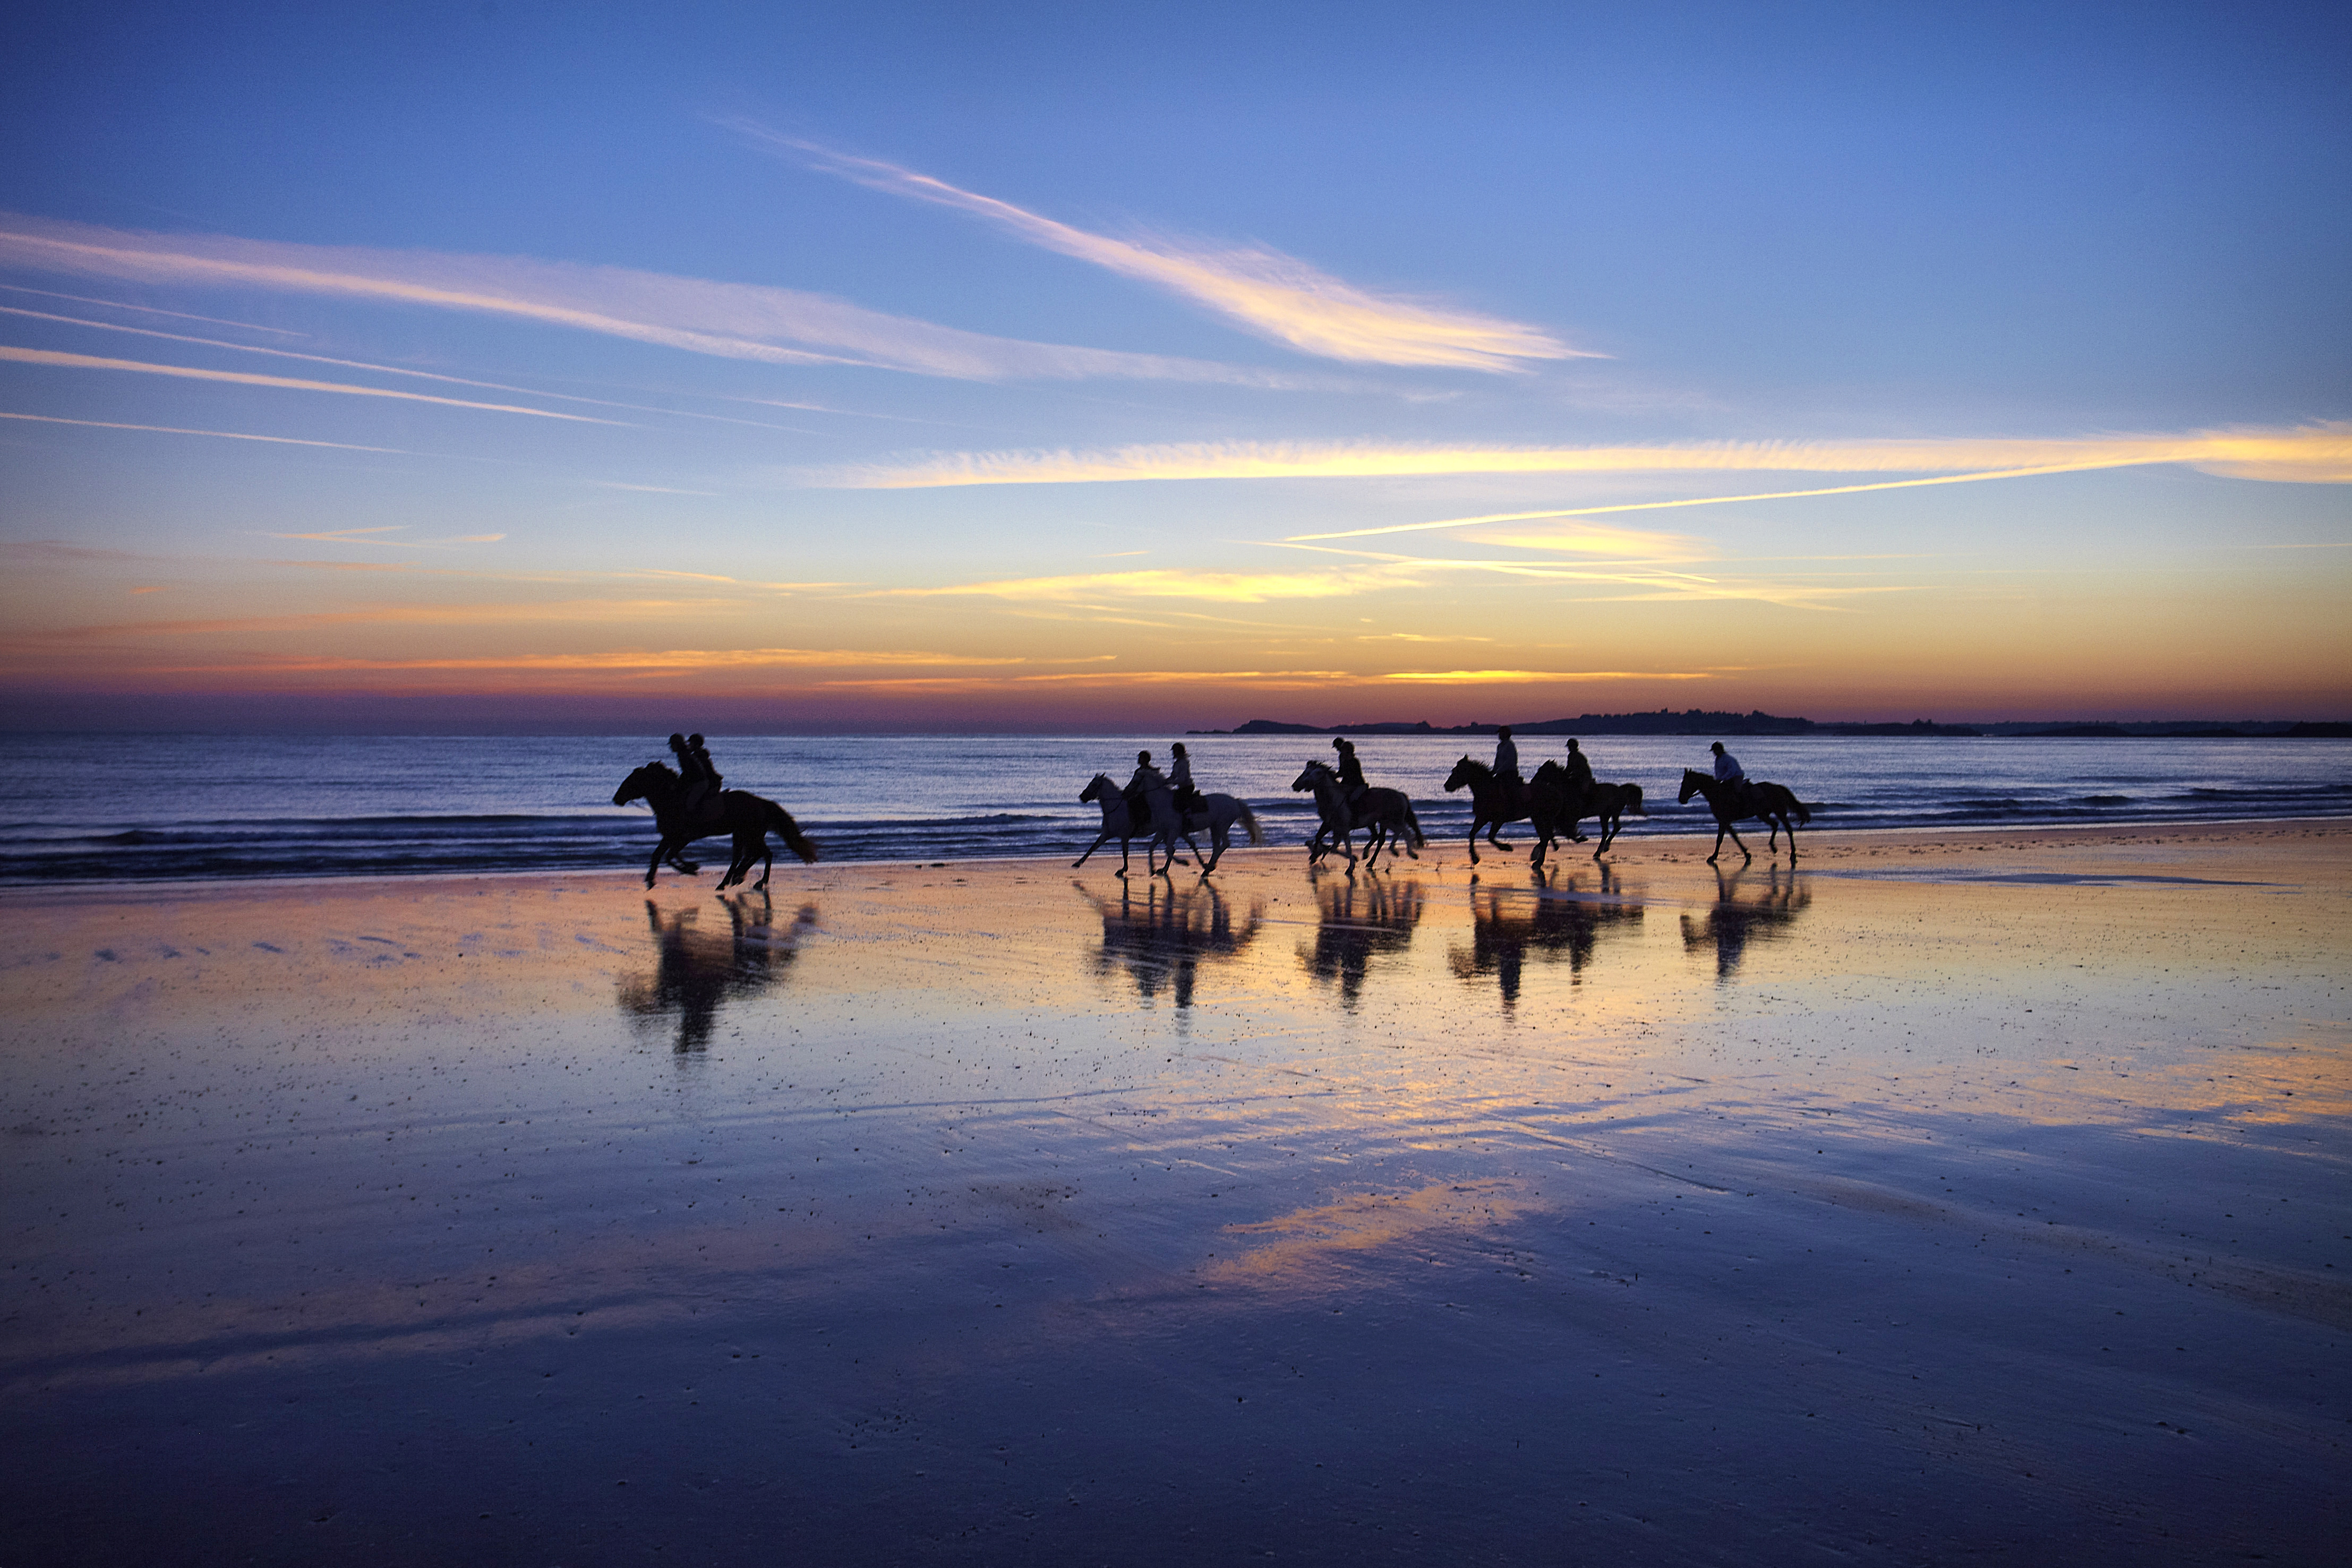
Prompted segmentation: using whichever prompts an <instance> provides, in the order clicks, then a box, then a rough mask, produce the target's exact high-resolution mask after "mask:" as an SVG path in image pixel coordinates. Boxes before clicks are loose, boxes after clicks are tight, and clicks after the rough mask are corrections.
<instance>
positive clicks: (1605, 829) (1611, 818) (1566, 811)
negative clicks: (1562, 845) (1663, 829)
mask: <svg viewBox="0 0 2352 1568" xmlns="http://www.w3.org/2000/svg"><path fill="white" fill-rule="evenodd" d="M1628 811H1631V812H1633V814H1634V815H1635V816H1637V817H1643V816H1647V815H1649V813H1648V812H1646V811H1644V810H1643V809H1642V787H1641V786H1640V785H1639V784H1599V783H1595V784H1591V785H1589V786H1587V787H1586V788H1585V789H1581V790H1578V789H1572V788H1571V787H1570V784H1569V781H1568V769H1566V768H1562V767H1561V766H1560V765H1559V763H1557V762H1547V763H1545V764H1544V765H1543V766H1542V767H1540V768H1537V769H1536V776H1535V777H1534V778H1533V779H1529V780H1528V821H1530V822H1532V823H1533V824H1534V826H1535V830H1536V848H1535V853H1534V854H1532V855H1530V856H1529V857H1528V864H1529V865H1531V866H1540V865H1542V864H1543V862H1544V852H1545V851H1547V850H1548V849H1549V848H1551V847H1552V846H1553V845H1554V844H1557V843H1558V842H1559V841H1560V839H1561V838H1563V837H1566V838H1569V839H1572V840H1575V841H1577V842H1579V843H1581V842H1582V841H1583V838H1582V835H1580V833H1578V832H1577V831H1576V824H1577V823H1578V822H1579V821H1582V820H1583V819H1584V818H1586V817H1591V819H1592V820H1593V821H1595V822H1596V823H1598V824H1599V825H1600V828H1601V842H1600V843H1599V844H1598V845H1597V846H1596V847H1595V848H1594V849H1593V852H1592V858H1593V859H1594V860H1599V859H1600V858H1601V856H1602V855H1603V854H1605V853H1607V852H1608V850H1609V846H1610V845H1612V844H1613V843H1615V842H1616V841H1617V835H1618V834H1619V833H1620V832H1621V831H1623V829H1624V826H1625V823H1624V816H1625V813H1626V812H1628Z"/></svg>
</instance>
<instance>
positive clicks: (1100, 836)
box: [1070, 828, 1110, 871]
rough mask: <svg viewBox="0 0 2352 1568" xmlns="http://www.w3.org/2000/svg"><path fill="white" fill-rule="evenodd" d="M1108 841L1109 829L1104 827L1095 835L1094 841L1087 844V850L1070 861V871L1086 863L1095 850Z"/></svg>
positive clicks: (1092, 857) (1093, 855)
mask: <svg viewBox="0 0 2352 1568" xmlns="http://www.w3.org/2000/svg"><path fill="white" fill-rule="evenodd" d="M1109 841H1110V830H1109V829H1108V828H1105V829H1104V830H1103V831H1101V832H1099V833H1097V834H1096V835H1095V841H1094V842H1093V843H1090V844H1088V845H1087V852H1086V853H1084V854H1082V855H1080V856H1079V857H1078V858H1077V859H1076V860H1074V861H1072V862H1070V869H1071V870H1072V871H1076V870H1077V869H1078V868H1079V867H1080V866H1082V865H1084V864H1086V863H1087V862H1088V861H1090V860H1092V859H1094V858H1095V852H1096V851H1097V850H1098V849H1100V848H1102V847H1103V845H1104V844H1106V843H1108V842H1109Z"/></svg>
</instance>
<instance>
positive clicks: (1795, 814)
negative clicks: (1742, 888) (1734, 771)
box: [1675, 768, 1813, 865]
mask: <svg viewBox="0 0 2352 1568" xmlns="http://www.w3.org/2000/svg"><path fill="white" fill-rule="evenodd" d="M1693 795H1704V796H1706V806H1707V810H1710V811H1713V812H1714V813H1715V854H1713V855H1709V856H1707V857H1706V863H1707V864H1709V865H1713V864H1714V863H1715V856H1716V855H1719V854H1721V853H1722V852H1723V835H1724V834H1726V833H1729V834H1730V835H1731V841H1732V842H1733V843H1735V844H1739V855H1740V858H1741V859H1742V860H1751V861H1752V860H1754V859H1755V858H1756V857H1755V856H1754V855H1752V854H1750V853H1748V846H1747V845H1746V844H1744V843H1740V841H1739V830H1738V828H1735V827H1733V826H1732V825H1731V824H1732V823H1734V822H1744V821H1748V818H1750V817H1753V818H1755V819H1756V820H1757V821H1759V822H1763V823H1765V824H1767V825H1768V826H1769V827H1770V828H1771V830H1772V836H1771V838H1770V840H1769V841H1768V842H1767V843H1766V845H1765V849H1766V852H1768V853H1769V852H1777V850H1778V848H1779V846H1780V830H1781V829H1783V828H1786V829H1788V830H1789V863H1790V865H1795V864H1796V863H1797V824H1798V823H1800V822H1810V821H1812V820H1813V814H1812V812H1811V811H1809V810H1806V809H1805V803H1804V802H1803V801H1802V800H1798V799H1797V797H1796V795H1795V793H1794V792H1793V791H1791V790H1790V789H1788V787H1787V786H1785V785H1780V784H1768V783H1766V782H1765V781H1764V780H1763V779H1747V780H1745V781H1743V782H1741V783H1738V784H1718V783H1717V782H1716V781H1715V780H1714V779H1710V778H1708V777H1707V776H1706V774H1704V773H1699V772H1695V771H1693V770H1692V769H1690V768H1684V769H1683V792H1682V793H1681V794H1679V795H1677V796H1675V803H1676V804H1678V805H1685V806H1687V805H1688V804H1690V798H1691V797H1692V796H1693Z"/></svg>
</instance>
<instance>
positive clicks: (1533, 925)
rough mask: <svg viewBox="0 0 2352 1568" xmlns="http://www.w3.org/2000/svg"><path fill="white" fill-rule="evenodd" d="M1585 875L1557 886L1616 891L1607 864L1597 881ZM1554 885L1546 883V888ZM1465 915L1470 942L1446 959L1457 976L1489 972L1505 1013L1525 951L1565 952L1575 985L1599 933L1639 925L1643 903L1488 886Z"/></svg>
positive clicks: (1550, 959) (1545, 956)
mask: <svg viewBox="0 0 2352 1568" xmlns="http://www.w3.org/2000/svg"><path fill="white" fill-rule="evenodd" d="M1590 874H1591V873H1584V872H1579V873H1575V874H1574V875H1571V876H1569V877H1567V878H1565V879H1564V880H1563V882H1562V883H1560V884H1558V886H1557V891H1558V892H1559V893H1567V894H1579V893H1586V892H1593V893H1599V894H1605V895H1609V896H1614V895H1616V894H1618V892H1619V891H1620V886H1619V883H1618V881H1617V877H1616V873H1614V872H1613V871H1612V869H1611V868H1610V867H1608V866H1602V867H1601V868H1600V876H1599V881H1598V884H1597V885H1595V886H1591V887H1587V886H1584V885H1580V884H1581V883H1584V882H1586V881H1587V880H1588V879H1589V877H1590ZM1553 886H1554V884H1550V883H1547V884H1546V887H1547V890H1548V891H1549V890H1551V889H1552V888H1553ZM1470 918H1471V925H1470V945H1469V946H1466V947H1465V946H1462V945H1461V944H1460V943H1454V944H1453V945H1451V946H1448V947H1447V949H1446V953H1445V961H1446V963H1447V965H1448V966H1449V967H1452V969H1453V970H1454V975H1455V976H1456V977H1459V978H1461V979H1465V980H1475V979H1476V978H1478V977H1480V976H1483V975H1492V976H1494V977H1495V978H1496V984H1498V985H1499V986H1500V987H1501V988H1502V992H1503V1009H1504V1010H1505V1011H1506V1012H1507V1011H1509V1010H1510V1009H1511V1008H1512V1007H1513V1006H1515V1005H1516V1004H1517V1001H1518V999H1519V978H1520V976H1521V973H1522V972H1523V970H1524V969H1525V967H1526V966H1527V960H1528V953H1529V951H1530V950H1532V951H1533V952H1534V954H1535V956H1536V958H1537V959H1538V961H1539V962H1542V963H1548V964H1549V963H1557V962H1559V959H1560V958H1561V957H1563V956H1565V957H1566V958H1567V959H1568V967H1569V983H1570V985H1574V984H1576V983H1577V982H1578V981H1579V980H1580V978H1581V977H1582V976H1583V973H1584V966H1585V965H1587V964H1588V963H1591V960H1592V949H1593V946H1594V945H1595V944H1597V943H1598V942H1599V941H1600V940H1601V933H1602V932H1604V931H1618V932H1625V933H1633V932H1637V931H1638V930H1639V928H1640V925H1641V923H1642V906H1641V905H1640V904H1593V903H1587V902H1585V901H1584V900H1583V899H1580V898H1557V897H1546V896H1544V895H1543V894H1540V893H1538V894H1534V895H1533V896H1532V897H1531V896H1530V895H1529V894H1527V893H1523V892H1515V891H1512V890H1509V889H1505V888H1492V889H1487V890H1485V891H1483V892H1481V891H1477V890H1474V891H1473V892H1472V893H1471V895H1470Z"/></svg>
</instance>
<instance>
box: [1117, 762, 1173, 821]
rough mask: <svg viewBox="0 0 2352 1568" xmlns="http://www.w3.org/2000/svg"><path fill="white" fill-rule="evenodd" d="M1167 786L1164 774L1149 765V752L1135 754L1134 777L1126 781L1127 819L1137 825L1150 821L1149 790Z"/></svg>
mask: <svg viewBox="0 0 2352 1568" xmlns="http://www.w3.org/2000/svg"><path fill="white" fill-rule="evenodd" d="M1167 788H1168V779H1167V777H1166V775H1164V774H1162V773H1161V772H1160V769H1158V768H1154V767H1153V766H1151V753H1150V752H1148V751H1139V752H1137V753H1136V754H1135V777H1133V778H1132V779H1129V780H1128V781H1127V790H1126V794H1127V816H1128V821H1131V822H1134V823H1136V824H1138V825H1141V824H1142V823H1145V822H1149V821H1151V792H1152V791H1153V790H1154V789H1167Z"/></svg>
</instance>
